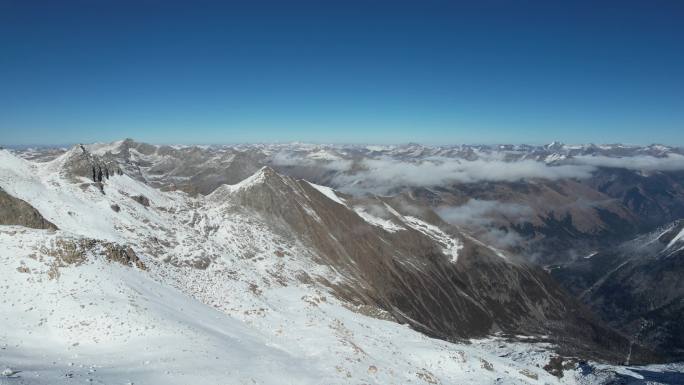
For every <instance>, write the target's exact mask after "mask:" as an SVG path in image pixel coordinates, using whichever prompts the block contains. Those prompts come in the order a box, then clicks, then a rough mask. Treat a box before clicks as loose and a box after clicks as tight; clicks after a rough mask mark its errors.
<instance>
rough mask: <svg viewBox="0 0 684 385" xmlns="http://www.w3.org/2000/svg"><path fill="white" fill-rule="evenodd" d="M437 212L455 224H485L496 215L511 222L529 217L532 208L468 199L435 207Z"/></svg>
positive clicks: (491, 220)
mask: <svg viewBox="0 0 684 385" xmlns="http://www.w3.org/2000/svg"><path fill="white" fill-rule="evenodd" d="M437 214H438V215H439V216H440V217H442V219H443V220H444V221H446V222H449V223H451V224H455V225H463V226H472V225H475V226H486V225H489V224H491V223H493V222H494V220H495V219H496V218H497V217H505V218H507V219H509V220H511V221H513V222H519V221H521V220H522V219H529V218H530V217H531V216H532V214H533V210H532V209H531V208H530V207H529V206H525V205H521V204H517V203H504V202H499V201H488V200H480V199H470V200H468V202H466V203H465V204H463V205H461V206H454V207H441V208H439V209H437Z"/></svg>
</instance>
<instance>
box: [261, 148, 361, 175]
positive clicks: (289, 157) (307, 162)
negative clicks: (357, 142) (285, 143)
mask: <svg viewBox="0 0 684 385" xmlns="http://www.w3.org/2000/svg"><path fill="white" fill-rule="evenodd" d="M271 162H272V163H273V164H274V165H276V166H303V167H320V168H324V169H326V170H333V171H345V170H349V169H350V168H351V166H352V164H353V162H352V161H351V160H347V159H333V160H322V159H317V158H307V157H304V156H299V155H296V154H292V153H288V152H279V153H277V154H275V155H274V156H273V158H272V159H271Z"/></svg>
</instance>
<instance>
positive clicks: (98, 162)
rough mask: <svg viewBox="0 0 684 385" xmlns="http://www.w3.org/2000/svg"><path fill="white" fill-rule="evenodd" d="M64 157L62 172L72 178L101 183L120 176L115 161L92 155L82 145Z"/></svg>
mask: <svg viewBox="0 0 684 385" xmlns="http://www.w3.org/2000/svg"><path fill="white" fill-rule="evenodd" d="M64 156H65V159H64V165H63V170H64V172H66V173H67V175H69V176H71V177H72V178H75V177H83V178H88V179H91V180H92V181H93V182H95V183H101V182H103V181H105V180H107V179H109V177H110V176H113V175H115V174H122V171H121V168H120V167H119V165H118V164H117V163H116V161H113V160H111V159H103V158H101V157H99V156H97V155H93V154H92V153H90V152H89V151H88V150H86V148H85V147H84V146H83V145H78V146H75V147H73V148H72V149H71V150H69V151H68V152H67V153H66V154H65V155H64Z"/></svg>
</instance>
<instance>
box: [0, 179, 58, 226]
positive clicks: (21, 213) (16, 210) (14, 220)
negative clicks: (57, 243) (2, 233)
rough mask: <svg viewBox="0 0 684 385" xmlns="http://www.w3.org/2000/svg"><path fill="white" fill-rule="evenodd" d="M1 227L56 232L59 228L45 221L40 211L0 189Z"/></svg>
mask: <svg viewBox="0 0 684 385" xmlns="http://www.w3.org/2000/svg"><path fill="white" fill-rule="evenodd" d="M0 225H18V226H25V227H30V228H34V229H48V230H56V229H57V226H55V225H54V224H52V222H50V221H48V220H47V219H45V218H44V217H43V216H42V215H41V214H40V212H38V210H36V209H35V208H33V206H31V205H30V204H28V203H26V202H25V201H23V200H21V199H19V198H15V197H13V196H11V195H9V194H8V193H7V192H5V191H4V190H3V189H2V188H0Z"/></svg>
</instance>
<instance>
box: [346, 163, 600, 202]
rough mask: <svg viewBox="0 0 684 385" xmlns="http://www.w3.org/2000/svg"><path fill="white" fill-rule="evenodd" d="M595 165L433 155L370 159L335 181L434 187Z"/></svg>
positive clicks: (557, 174) (349, 185)
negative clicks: (416, 159) (419, 158)
mask: <svg viewBox="0 0 684 385" xmlns="http://www.w3.org/2000/svg"><path fill="white" fill-rule="evenodd" d="M593 171H594V167H593V166H591V165H561V166H548V165H546V164H545V163H542V162H537V161H534V160H521V161H515V162H505V161H501V160H484V159H478V160H472V161H469V160H461V159H450V158H441V159H429V160H423V161H420V162H404V161H400V160H395V159H388V158H383V159H366V160H363V161H362V162H361V170H359V171H357V172H354V173H344V174H340V175H338V176H337V177H335V179H334V182H335V184H336V185H338V186H339V187H340V188H341V189H344V190H347V191H349V192H352V193H353V192H361V191H366V192H373V193H378V194H383V193H387V192H389V191H391V190H392V189H393V188H395V187H399V186H413V187H431V186H443V185H447V184H451V183H473V182H479V181H490V182H514V181H518V180H522V179H531V178H541V179H551V180H557V179H565V178H588V177H589V176H591V173H592V172H593Z"/></svg>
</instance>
